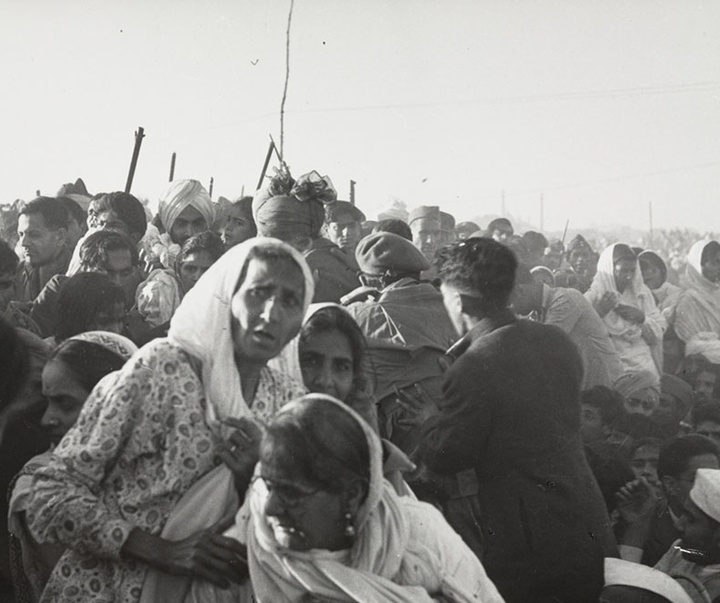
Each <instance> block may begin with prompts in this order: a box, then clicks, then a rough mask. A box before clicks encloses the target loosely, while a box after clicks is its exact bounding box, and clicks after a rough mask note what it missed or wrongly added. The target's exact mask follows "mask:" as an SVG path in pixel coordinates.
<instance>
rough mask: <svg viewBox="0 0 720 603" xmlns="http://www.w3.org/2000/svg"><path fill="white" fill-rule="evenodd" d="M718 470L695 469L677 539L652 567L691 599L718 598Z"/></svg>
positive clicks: (706, 599)
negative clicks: (677, 583)
mask: <svg viewBox="0 0 720 603" xmlns="http://www.w3.org/2000/svg"><path fill="white" fill-rule="evenodd" d="M718 500H720V470H718V469H704V468H701V469H698V470H697V472H696V474H695V480H694V482H693V484H692V488H691V489H690V492H689V495H688V496H687V497H686V499H685V501H684V503H683V509H682V516H681V517H680V519H679V521H678V528H679V533H680V539H679V540H678V541H676V542H675V544H674V545H673V546H671V547H670V548H669V549H668V551H667V552H666V553H665V555H664V556H663V558H662V559H660V561H658V563H657V565H656V566H655V569H656V570H660V571H661V572H664V573H666V574H668V575H670V576H672V577H673V578H674V579H675V580H676V581H677V582H679V583H680V585H681V586H682V587H683V588H684V589H685V592H687V594H688V595H690V597H691V598H692V600H693V601H695V602H697V603H705V602H706V601H713V602H715V601H718V600H719V599H720V505H718Z"/></svg>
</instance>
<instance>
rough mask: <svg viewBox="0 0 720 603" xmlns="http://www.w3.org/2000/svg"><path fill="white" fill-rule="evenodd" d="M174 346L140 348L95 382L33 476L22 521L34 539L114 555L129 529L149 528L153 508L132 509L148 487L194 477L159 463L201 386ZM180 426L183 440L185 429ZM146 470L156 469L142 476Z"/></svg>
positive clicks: (174, 484) (161, 487)
mask: <svg viewBox="0 0 720 603" xmlns="http://www.w3.org/2000/svg"><path fill="white" fill-rule="evenodd" d="M166 348H167V349H166ZM175 350H176V352H175V353H174V354H173V350H172V349H171V348H170V346H169V345H168V344H167V343H166V342H164V343H163V344H162V346H153V345H152V344H151V345H149V346H146V347H145V348H144V350H143V353H140V354H138V355H137V356H136V357H135V358H134V359H133V360H132V361H131V362H129V363H128V364H127V365H126V366H125V368H124V369H123V370H122V371H120V372H118V373H113V374H110V375H108V376H107V377H105V378H104V379H103V380H102V381H101V382H100V383H98V385H97V386H96V387H95V389H94V390H93V392H92V393H91V395H90V397H89V398H88V400H87V401H86V403H85V406H84V407H83V410H82V412H81V414H80V417H79V419H78V421H77V423H76V424H75V426H74V427H73V428H72V429H71V430H70V431H69V432H68V433H67V435H66V436H65V438H64V439H63V440H62V442H61V443H60V444H59V446H58V448H57V449H56V450H55V453H54V454H53V456H52V458H51V460H50V462H49V463H48V465H47V466H46V467H44V468H43V469H41V470H38V472H37V473H36V475H35V478H34V483H33V497H32V500H31V501H30V503H29V508H28V514H27V519H28V524H29V527H30V530H31V532H32V534H33V535H34V537H35V538H36V539H37V540H38V542H54V543H63V544H65V545H66V546H69V547H71V548H74V549H77V550H78V551H79V552H81V553H84V554H87V553H89V554H94V555H97V556H99V557H105V558H111V559H119V553H120V549H121V548H122V546H123V544H124V543H125V541H126V540H127V538H128V536H129V534H130V532H131V531H132V529H133V528H134V527H136V526H137V525H138V523H140V524H141V526H140V527H142V528H145V529H147V528H148V527H151V526H152V523H153V518H152V517H151V514H152V513H154V514H155V516H157V515H158V513H157V511H155V510H152V509H151V510H149V511H148V512H147V513H146V514H144V515H141V514H138V511H137V508H133V506H135V507H137V503H138V502H139V501H142V500H143V497H145V499H147V498H148V497H150V490H152V489H155V491H156V492H157V491H160V492H162V491H167V492H171V491H174V490H176V489H177V490H181V489H182V483H181V482H183V481H192V479H191V476H190V475H187V476H186V478H188V479H187V480H182V479H181V477H182V476H180V477H179V476H178V475H166V472H165V470H164V465H163V459H164V458H165V457H166V456H167V454H168V453H167V452H166V448H167V447H169V446H170V444H173V445H176V444H178V442H179V439H180V438H179V437H178V436H175V435H173V434H174V432H175V431H177V425H176V423H177V422H178V421H179V420H180V419H179V417H181V416H182V409H183V407H187V398H188V397H189V395H197V394H196V392H197V389H198V385H199V380H198V378H197V376H196V375H195V373H194V372H193V370H192V367H191V366H190V364H189V363H188V362H187V361H185V362H183V361H182V357H181V356H180V355H179V354H178V353H177V348H175ZM168 356H170V357H168ZM198 420H200V418H199V417H198ZM183 427H186V425H185V424H183V425H180V431H181V432H184V431H187V432H188V433H187V440H188V442H189V441H190V437H191V433H190V431H191V430H190V429H187V428H186V429H185V430H184V429H182V428H183ZM179 435H180V437H183V436H182V434H179ZM171 437H172V438H173V441H172V442H170V441H169V440H170V438H171ZM209 446H210V445H209V444H207V447H208V448H209ZM187 449H189V445H186V450H187ZM183 456H186V455H183V454H178V458H176V459H175V463H177V464H181V463H180V461H181V459H182V457H183ZM187 456H190V455H187ZM148 459H150V460H151V461H148ZM193 463H195V461H194V460H193V461H192V463H190V465H192V464H193ZM151 467H152V468H154V474H152V475H148V474H146V473H145V472H146V471H148V470H149V469H150V468H151ZM189 468H190V469H194V467H189ZM188 473H192V472H191V471H188ZM195 473H197V471H195ZM163 477H165V479H166V481H167V482H168V483H167V484H166V488H164V485H163V484H162V481H163ZM170 480H172V483H170ZM143 483H144V485H143ZM129 518H133V519H134V520H135V521H131V520H130V519H129ZM154 521H155V522H157V521H158V519H157V517H156V518H155V519H154Z"/></svg>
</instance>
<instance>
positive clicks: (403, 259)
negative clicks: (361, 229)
mask: <svg viewBox="0 0 720 603" xmlns="http://www.w3.org/2000/svg"><path fill="white" fill-rule="evenodd" d="M355 259H356V260H357V263H358V266H359V267H360V270H361V271H362V272H364V273H365V274H374V275H383V274H388V273H389V274H393V275H398V276H399V275H403V274H410V275H412V274H418V273H420V272H422V271H423V270H428V269H429V268H430V264H429V262H428V261H427V259H426V258H425V256H424V255H423V253H422V251H420V250H419V249H418V248H417V247H416V246H415V245H414V244H413V243H412V241H408V240H407V239H406V238H404V237H401V236H400V235H397V234H394V233H392V232H385V231H380V232H374V233H372V234H369V235H368V236H366V237H365V238H364V239H362V240H361V241H360V242H359V243H358V246H357V247H356V248H355Z"/></svg>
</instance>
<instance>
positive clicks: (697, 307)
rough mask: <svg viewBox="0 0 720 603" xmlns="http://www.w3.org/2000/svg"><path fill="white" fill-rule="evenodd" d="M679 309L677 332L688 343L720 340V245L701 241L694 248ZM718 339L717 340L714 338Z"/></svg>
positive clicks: (688, 263)
mask: <svg viewBox="0 0 720 603" xmlns="http://www.w3.org/2000/svg"><path fill="white" fill-rule="evenodd" d="M686 270H687V271H686V273H685V279H684V282H683V283H682V284H683V285H684V286H685V290H684V291H683V292H682V293H681V294H680V297H679V298H678V302H677V306H676V309H675V332H676V333H677V334H678V337H680V339H682V340H683V341H684V342H685V343H689V342H690V341H691V340H693V339H698V338H699V336H701V334H702V336H701V337H700V338H701V339H702V338H708V339H709V338H710V337H711V335H710V334H714V335H715V338H717V337H718V336H720V243H718V242H717V241H708V240H704V241H698V242H697V243H695V244H694V245H693V246H692V247H691V248H690V253H689V254H688V258H687V269H686ZM713 339H714V338H713Z"/></svg>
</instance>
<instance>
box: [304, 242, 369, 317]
mask: <svg viewBox="0 0 720 603" xmlns="http://www.w3.org/2000/svg"><path fill="white" fill-rule="evenodd" d="M304 256H305V261H306V262H307V263H308V266H310V271H311V272H312V274H313V276H314V277H315V279H316V282H315V295H314V297H313V302H314V303H322V302H335V303H337V302H339V301H340V299H341V298H342V297H343V296H345V295H347V294H348V293H350V292H351V291H352V290H353V289H355V288H356V287H357V286H358V284H359V282H360V281H359V280H358V272H359V268H358V265H357V262H356V261H355V257H354V256H353V255H351V254H349V253H345V252H344V251H343V250H342V249H340V247H338V246H337V245H335V243H333V242H331V241H329V240H328V239H325V238H323V237H318V238H316V239H313V241H312V244H311V245H310V248H309V249H307V251H305V253H304Z"/></svg>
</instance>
